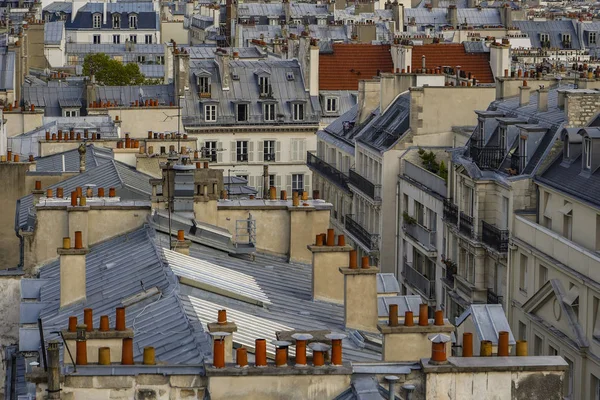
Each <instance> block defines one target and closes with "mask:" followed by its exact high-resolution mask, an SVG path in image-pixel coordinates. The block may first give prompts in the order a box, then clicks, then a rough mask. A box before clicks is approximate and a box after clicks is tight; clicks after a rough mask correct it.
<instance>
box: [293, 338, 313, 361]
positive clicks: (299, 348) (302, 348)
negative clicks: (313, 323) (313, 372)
mask: <svg viewBox="0 0 600 400" xmlns="http://www.w3.org/2000/svg"><path fill="white" fill-rule="evenodd" d="M292 338H293V339H294V340H296V366H297V367H303V366H306V343H307V342H308V341H309V340H310V339H312V338H313V336H312V335H311V334H309V333H294V334H293V335H292Z"/></svg>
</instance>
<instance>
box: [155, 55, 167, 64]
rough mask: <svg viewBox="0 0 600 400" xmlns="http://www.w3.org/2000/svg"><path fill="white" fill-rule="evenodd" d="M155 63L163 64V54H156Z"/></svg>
mask: <svg viewBox="0 0 600 400" xmlns="http://www.w3.org/2000/svg"><path fill="white" fill-rule="evenodd" d="M156 63H157V64H159V65H164V64H165V56H156Z"/></svg>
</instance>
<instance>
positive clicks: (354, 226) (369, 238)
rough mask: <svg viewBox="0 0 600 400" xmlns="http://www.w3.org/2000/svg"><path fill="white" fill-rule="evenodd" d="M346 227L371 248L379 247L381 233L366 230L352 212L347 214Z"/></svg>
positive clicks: (351, 233)
mask: <svg viewBox="0 0 600 400" xmlns="http://www.w3.org/2000/svg"><path fill="white" fill-rule="evenodd" d="M344 227H345V228H346V230H347V231H348V233H350V235H352V236H354V238H355V239H357V240H358V241H359V242H361V243H362V244H363V245H364V246H365V247H366V248H368V249H369V250H377V249H379V235H377V234H374V233H371V232H369V231H368V230H366V229H365V228H364V227H363V226H362V225H361V224H359V223H358V222H357V221H356V220H354V218H352V214H348V215H346V220H345V221H344Z"/></svg>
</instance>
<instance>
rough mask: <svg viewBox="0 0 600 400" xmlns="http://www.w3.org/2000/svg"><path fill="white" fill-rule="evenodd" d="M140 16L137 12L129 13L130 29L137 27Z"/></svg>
mask: <svg viewBox="0 0 600 400" xmlns="http://www.w3.org/2000/svg"><path fill="white" fill-rule="evenodd" d="M137 27H138V16H137V14H129V29H137Z"/></svg>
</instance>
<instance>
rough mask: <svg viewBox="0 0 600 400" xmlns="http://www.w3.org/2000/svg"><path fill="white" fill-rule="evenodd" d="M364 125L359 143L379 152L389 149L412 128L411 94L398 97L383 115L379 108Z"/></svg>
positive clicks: (359, 136) (358, 139) (358, 138)
mask: <svg viewBox="0 0 600 400" xmlns="http://www.w3.org/2000/svg"><path fill="white" fill-rule="evenodd" d="M371 114H372V118H371V119H370V120H368V123H367V124H366V125H364V127H363V128H362V129H361V131H360V133H359V134H358V136H357V139H356V140H357V141H358V142H360V143H363V144H366V145H367V146H369V147H371V148H374V149H376V150H379V151H385V150H387V149H389V148H390V147H391V146H392V145H393V144H394V143H396V141H397V140H398V139H399V138H400V137H401V136H402V135H403V134H404V133H405V132H406V131H407V130H408V129H409V128H410V93H409V92H405V93H403V94H401V95H400V96H398V97H397V98H396V100H394V102H392V104H390V106H389V107H388V108H387V110H385V112H384V113H383V114H381V112H380V110H379V108H378V109H376V110H375V111H373V112H372V113H371Z"/></svg>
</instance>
